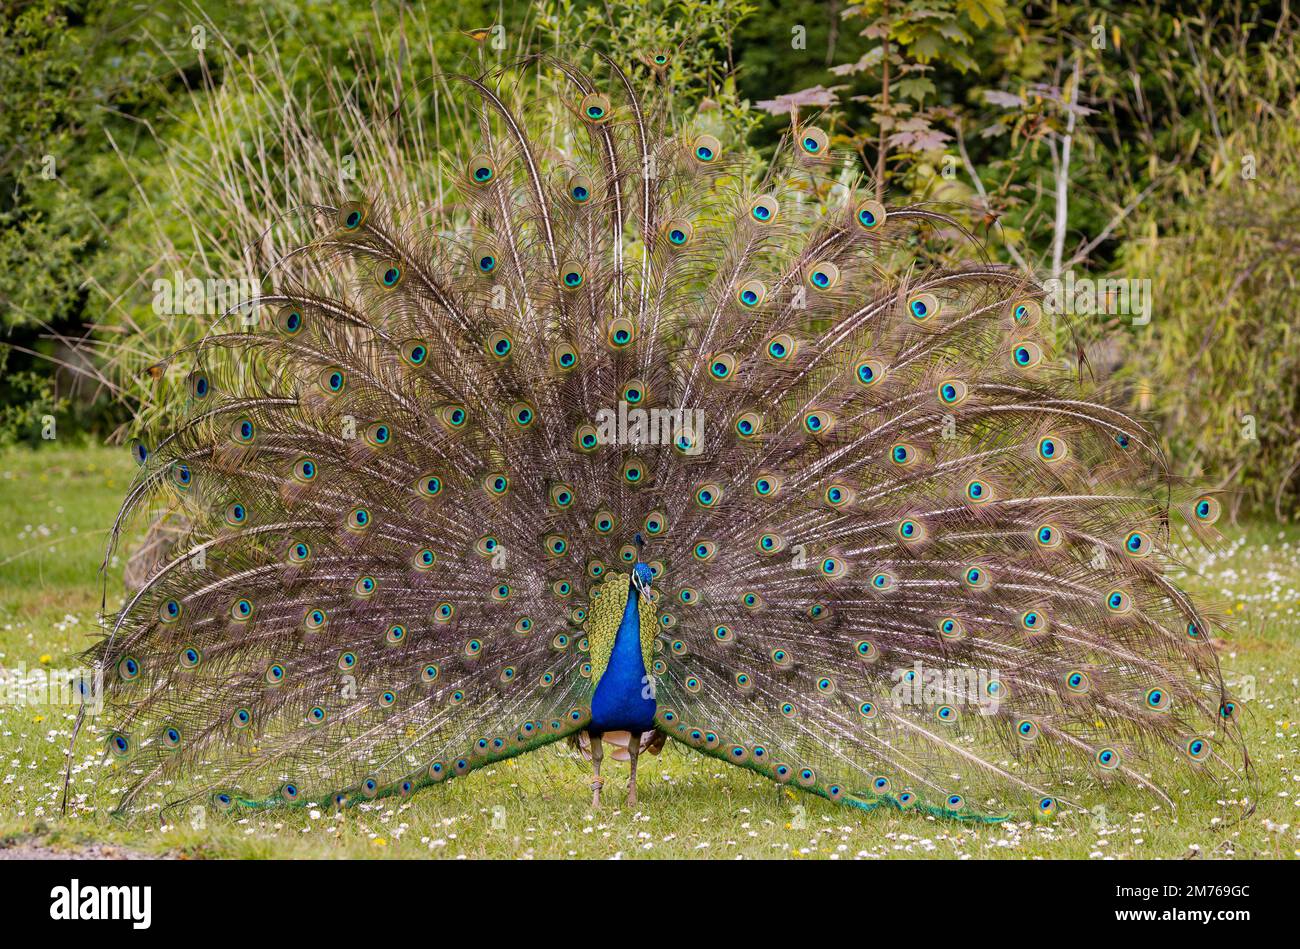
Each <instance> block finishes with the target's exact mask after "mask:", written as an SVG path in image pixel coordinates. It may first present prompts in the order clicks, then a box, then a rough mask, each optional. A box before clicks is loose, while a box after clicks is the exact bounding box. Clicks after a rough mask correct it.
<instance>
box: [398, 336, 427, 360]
mask: <svg viewBox="0 0 1300 949" xmlns="http://www.w3.org/2000/svg"><path fill="white" fill-rule="evenodd" d="M402 358H403V359H404V360H406V362H407V363H408V364H409V365H411V366H417V367H418V366H423V365H424V363H425V361H426V360H427V359H428V358H429V345H428V343H426V342H425V341H424V340H422V339H408V340H407V341H406V342H404V343H403V344H402Z"/></svg>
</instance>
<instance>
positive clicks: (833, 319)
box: [91, 58, 1242, 820]
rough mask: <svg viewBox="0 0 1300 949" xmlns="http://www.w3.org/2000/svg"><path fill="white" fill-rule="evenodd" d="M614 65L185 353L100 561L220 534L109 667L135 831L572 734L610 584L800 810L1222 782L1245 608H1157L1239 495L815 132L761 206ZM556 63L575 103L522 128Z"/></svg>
mask: <svg viewBox="0 0 1300 949" xmlns="http://www.w3.org/2000/svg"><path fill="white" fill-rule="evenodd" d="M600 65H601V69H600V70H598V72H597V73H596V74H591V73H588V72H586V71H585V70H583V69H582V68H580V67H578V66H575V65H572V64H567V63H561V62H557V61H555V60H551V59H543V58H535V59H533V60H530V61H528V62H526V63H524V64H521V65H520V66H519V67H518V68H517V69H514V70H510V71H507V72H505V73H503V74H502V75H500V76H495V77H491V76H485V77H468V76H465V77H457V79H458V81H459V83H460V85H461V86H462V87H463V88H465V89H467V90H469V91H470V92H471V93H472V94H474V95H476V96H477V97H478V98H479V100H480V102H481V106H482V112H481V124H482V128H483V131H484V139H483V141H482V142H481V143H479V144H478V145H476V146H468V147H467V148H466V150H465V154H464V155H463V156H460V157H459V158H458V159H457V161H458V162H459V165H458V170H457V171H456V173H455V177H456V179H457V180H458V181H459V183H460V184H459V189H460V195H459V196H460V198H461V203H460V204H458V205H454V206H451V207H452V208H453V210H452V211H451V212H450V213H444V215H443V216H442V218H440V219H439V220H438V221H437V222H432V221H430V220H428V219H427V218H426V217H425V216H424V215H423V214H422V213H421V211H420V209H413V208H409V207H405V206H402V205H400V204H397V203H390V201H389V200H388V199H387V198H386V196H387V195H394V194H397V195H402V194H410V193H413V192H414V191H416V190H418V189H414V188H412V187H410V185H409V183H406V182H385V181H371V182H368V187H367V189H366V190H367V193H366V195H365V196H364V197H362V198H360V199H357V200H349V201H339V202H337V203H335V204H333V205H332V206H314V207H311V208H309V209H305V211H304V213H305V214H306V215H307V217H308V218H309V219H310V221H311V222H312V224H313V226H314V228H315V233H314V234H313V235H312V236H311V237H310V238H309V239H308V240H306V241H305V242H304V243H303V245H302V246H301V247H300V248H298V249H297V250H295V251H293V252H291V253H289V254H286V255H284V256H283V257H281V258H280V259H278V260H276V261H275V262H274V264H273V266H272V268H271V270H272V276H273V279H272V286H273V289H272V290H271V292H268V293H267V294H266V295H265V296H264V297H263V298H262V300H261V301H259V305H258V306H257V308H256V309H255V311H253V312H252V313H251V314H242V316H243V318H244V322H243V325H242V326H235V325H234V324H233V322H232V323H230V324H225V325H222V326H221V327H219V328H218V329H214V331H213V333H212V334H211V335H210V336H208V337H207V338H206V339H204V340H203V341H201V342H200V343H198V344H197V345H196V346H195V347H192V349H191V350H190V351H188V352H186V353H182V354H178V357H177V358H178V359H188V360H189V361H190V362H191V364H192V365H193V366H194V368H193V371H192V373H191V375H190V376H189V378H188V380H187V383H186V384H187V391H188V394H189V398H190V400H191V403H192V410H191V412H190V415H189V416H188V418H187V420H186V421H185V423H184V424H183V425H182V426H180V427H179V428H178V429H177V430H176V431H175V432H173V433H171V434H169V435H168V436H167V437H165V438H164V439H162V440H160V441H159V442H158V444H157V445H156V446H155V447H154V449H153V450H152V452H150V453H149V454H148V457H147V458H146V460H145V462H144V469H143V471H142V474H141V480H140V481H139V482H138V484H137V485H136V486H135V487H134V488H133V489H132V491H131V493H130V494H129V495H128V497H127V499H126V501H125V503H124V506H123V511H122V513H121V514H120V515H119V518H118V521H117V523H116V524H115V526H114V530H113V534H112V536H113V539H114V541H116V539H117V538H118V537H119V536H120V535H121V532H122V530H123V529H124V526H125V525H126V524H127V522H128V518H129V516H130V515H131V514H132V513H133V512H134V511H136V510H139V509H143V508H146V507H148V506H151V505H158V506H170V507H174V508H177V509H179V510H182V511H183V512H184V513H185V515H186V516H187V518H188V519H189V523H190V524H191V525H192V526H191V532H190V536H189V537H188V538H187V539H186V542H185V543H184V544H182V545H181V546H180V547H179V548H178V549H179V550H180V551H182V552H181V553H180V554H179V556H177V557H175V558H174V559H172V560H171V561H169V562H167V563H165V564H163V565H161V566H160V568H159V569H158V570H157V571H156V572H155V573H154V575H153V576H152V577H150V578H149V579H148V581H147V582H146V583H145V584H144V585H143V587H142V588H141V589H140V590H139V591H138V592H137V593H135V594H134V595H133V596H132V597H131V598H130V599H129V600H128V602H127V604H126V605H125V606H124V608H123V609H122V611H121V612H120V613H119V614H118V615H117V616H116V617H115V619H114V621H113V625H112V628H111V630H110V631H109V632H108V633H107V634H106V636H105V637H104V639H103V640H102V641H101V642H100V643H99V644H98V645H97V646H96V647H95V648H94V649H93V650H92V653H91V655H92V657H93V658H94V660H95V661H96V662H97V663H99V664H100V665H101V666H102V667H103V668H104V669H105V670H106V671H107V672H108V673H109V676H108V677H109V679H110V680H111V689H110V695H109V699H110V703H111V704H112V706H113V708H114V711H115V714H116V715H117V719H116V724H115V728H114V731H113V732H112V734H111V735H110V739H109V751H110V753H111V754H114V755H117V756H119V757H121V758H123V759H128V760H129V761H130V771H131V774H132V776H133V781H132V783H131V787H130V789H129V790H128V791H127V794H126V796H125V798H124V800H123V806H124V807H126V808H138V807H142V806H146V802H147V803H148V804H150V805H151V804H152V803H153V801H154V798H150V797H148V796H147V795H146V792H149V793H150V794H156V795H161V794H162V793H163V791H162V789H164V788H165V789H167V792H166V793H168V794H171V795H172V800H173V801H176V800H187V799H189V798H190V796H191V795H194V794H211V795H213V799H214V800H215V801H216V802H217V803H218V804H219V805H221V806H222V807H234V806H239V805H244V806H257V807H260V806H267V805H269V804H272V803H279V804H284V803H288V804H292V803H304V802H306V801H309V800H310V801H320V800H322V799H333V800H335V801H336V802H337V803H340V804H348V803H355V802H358V801H364V800H373V799H375V798H377V797H380V796H383V795H386V794H408V793H411V792H413V791H414V790H418V789H420V788H422V787H424V786H427V785H429V784H433V783H439V782H441V781H443V780H446V779H447V778H450V777H456V776H459V775H462V774H465V773H468V772H469V771H472V770H474V769H476V768H478V767H480V766H482V765H484V764H488V763H491V762H494V761H500V760H503V759H504V758H507V757H511V756H514V755H517V754H521V753H524V752H529V751H532V750H534V749H536V748H538V747H541V746H542V745H544V744H547V743H550V742H553V741H556V740H558V739H560V738H564V737H568V736H570V735H576V734H577V733H579V732H581V731H582V730H583V729H584V728H585V727H586V726H587V725H588V724H589V723H590V701H591V694H592V691H593V687H594V686H593V682H592V676H593V672H592V664H591V663H590V662H589V661H588V657H589V644H588V642H587V639H586V635H585V630H584V624H585V622H586V617H587V609H588V607H589V604H590V602H591V598H592V595H593V590H594V589H595V588H596V587H597V585H598V584H599V582H600V581H601V580H602V579H604V578H607V576H608V575H611V574H614V573H619V572H627V571H629V570H630V569H631V565H632V564H633V563H634V562H636V561H637V560H638V558H640V559H643V560H645V561H646V562H647V563H648V564H649V566H650V568H651V570H652V572H653V573H654V580H653V592H652V593H651V594H649V595H650V596H651V597H653V607H654V609H653V615H654V616H655V618H656V621H657V622H658V624H659V636H658V638H657V640H656V645H655V652H654V657H653V669H652V670H651V675H650V677H649V679H650V682H649V685H650V686H651V687H653V690H654V695H655V699H656V702H657V705H658V715H657V725H658V727H659V729H660V730H661V731H662V732H663V733H664V734H666V735H667V736H668V737H670V738H673V739H675V740H678V741H681V742H683V743H685V744H687V745H689V746H691V747H693V748H696V749H697V750H699V751H701V752H702V753H705V754H709V755H711V756H714V757H718V758H720V759H722V760H726V761H729V762H731V763H733V764H737V765H741V766H744V767H747V768H749V769H751V770H754V771H756V772H758V773H760V774H763V775H764V776H766V777H769V778H772V779H773V780H775V781H778V782H782V783H788V784H789V785H790V786H791V787H793V788H797V789H801V790H804V791H808V792H811V793H815V794H819V795H821V796H824V797H826V798H828V799H830V800H835V801H842V802H843V803H846V804H849V805H852V806H854V807H858V808H860V809H864V810H871V809H874V808H877V807H879V806H889V807H897V808H903V809H916V810H919V811H921V812H924V813H929V814H934V815H942V816H948V817H956V818H959V819H972V820H993V819H1001V818H996V817H990V816H986V815H987V814H993V813H995V812H998V811H1000V810H1002V809H1003V802H1006V806H1007V807H1009V808H1010V807H1014V801H1015V799H1017V798H1025V799H1027V800H1029V801H1032V804H1031V805H1030V806H1031V807H1032V808H1033V809H1035V810H1036V811H1037V812H1039V813H1051V812H1052V811H1054V810H1055V809H1056V807H1057V806H1058V798H1057V796H1056V793H1055V791H1054V790H1053V789H1054V788H1055V787H1056V786H1058V785H1060V784H1061V782H1062V780H1063V779H1064V780H1068V781H1073V780H1074V779H1075V778H1077V777H1078V776H1079V775H1081V774H1084V773H1089V774H1093V775H1095V776H1097V777H1098V778H1100V779H1102V780H1111V779H1116V780H1123V781H1127V782H1130V783H1134V784H1137V785H1140V786H1142V787H1145V788H1147V789H1148V790H1149V791H1151V792H1153V793H1155V794H1157V795H1163V794H1164V792H1162V791H1161V790H1160V788H1159V786H1158V782H1157V781H1155V780H1153V779H1151V778H1148V777H1147V773H1148V772H1150V773H1165V772H1167V771H1168V769H1169V768H1171V767H1174V766H1175V765H1174V764H1173V762H1174V761H1175V760H1181V761H1182V762H1184V763H1185V764H1187V765H1189V766H1191V767H1194V768H1196V769H1198V770H1199V771H1201V772H1202V773H1208V772H1210V771H1211V770H1212V769H1219V768H1231V767H1233V766H1234V764H1235V762H1236V761H1238V760H1240V759H1241V758H1242V755H1241V752H1240V750H1239V737H1238V735H1237V731H1236V726H1235V724H1234V722H1233V714H1234V712H1235V706H1234V705H1233V703H1232V702H1231V700H1230V699H1229V698H1228V696H1227V694H1226V692H1225V690H1224V686H1223V682H1222V678H1221V676H1220V674H1219V671H1218V667H1217V661H1216V659H1215V655H1214V651H1213V649H1212V647H1211V646H1210V638H1211V631H1212V629H1213V625H1212V624H1213V621H1214V617H1211V616H1210V615H1208V614H1207V613H1205V612H1203V611H1202V610H1201V609H1199V608H1198V607H1197V606H1196V604H1194V603H1193V602H1192V601H1191V600H1190V599H1189V598H1188V597H1187V596H1186V595H1185V594H1184V593H1183V592H1182V591H1180V590H1179V589H1178V588H1177V587H1176V586H1175V585H1174V584H1173V583H1172V582H1171V581H1170V580H1169V579H1168V576H1167V572H1168V568H1169V566H1170V565H1171V563H1172V557H1171V555H1170V553H1169V551H1168V548H1167V542H1166V535H1167V525H1168V522H1169V518H1170V516H1171V515H1173V514H1179V515H1182V516H1184V517H1186V519H1187V520H1188V522H1189V523H1190V524H1191V525H1192V527H1193V528H1194V530H1196V531H1197V532H1198V533H1201V534H1203V535H1204V536H1206V537H1207V538H1212V527H1211V526H1210V525H1212V524H1213V521H1214V520H1215V519H1216V518H1217V515H1218V509H1219V505H1218V502H1217V500H1216V499H1215V498H1214V497H1213V496H1211V495H1197V496H1190V495H1189V496H1188V497H1186V498H1182V497H1180V498H1178V499H1177V504H1175V505H1173V506H1172V507H1171V505H1170V504H1169V503H1168V501H1167V495H1168V493H1169V478H1168V475H1167V472H1166V470H1165V461H1164V459H1163V457H1162V456H1161V454H1160V450H1159V445H1158V442H1157V441H1156V439H1155V437H1154V436H1153V435H1152V434H1150V433H1149V432H1148V431H1147V430H1146V429H1145V428H1144V427H1143V425H1141V424H1140V423H1139V422H1138V421H1137V420H1135V419H1133V418H1131V417H1130V416H1129V415H1127V414H1125V413H1124V412H1122V411H1120V410H1118V409H1116V408H1114V407H1113V406H1112V405H1111V395H1110V393H1109V392H1108V391H1107V390H1106V389H1105V388H1104V387H1101V386H1095V385H1090V384H1084V383H1081V382H1080V381H1078V380H1076V379H1075V378H1074V376H1073V374H1072V372H1071V370H1070V367H1069V366H1068V364H1065V363H1062V362H1058V361H1054V359H1053V357H1052V355H1051V351H1050V348H1051V347H1050V344H1051V341H1052V338H1053V336H1054V334H1053V333H1052V332H1051V331H1050V327H1045V326H1043V325H1042V324H1043V322H1044V315H1043V313H1042V293H1041V291H1040V290H1039V289H1038V288H1036V287H1035V286H1033V285H1032V284H1031V283H1029V282H1028V281H1027V280H1026V279H1025V278H1024V277H1023V276H1022V275H1020V274H1017V273H1013V272H1010V271H1008V270H1005V269H1002V268H999V267H996V266H992V265H988V264H986V263H978V264H975V265H972V266H967V267H961V268H956V269H941V268H937V267H935V266H933V265H932V263H931V262H930V261H929V260H928V259H922V258H921V257H920V256H919V252H918V249H917V246H918V244H917V241H916V238H917V236H918V233H919V232H920V231H921V230H922V229H929V228H931V227H932V226H934V225H939V226H941V227H943V228H944V229H945V230H946V231H948V232H951V233H954V234H960V233H961V228H960V227H959V226H958V225H957V224H956V223H955V222H952V221H950V220H949V219H948V218H946V217H944V216H943V215H942V214H940V213H939V212H937V211H935V210H933V209H931V208H929V207H926V206H920V205H913V206H906V207H899V208H892V209H891V208H886V207H885V206H883V205H881V204H879V203H877V202H876V201H875V200H874V199H873V198H871V197H869V196H866V194H855V193H854V192H853V190H852V189H851V188H847V187H846V186H845V182H846V181H847V179H846V178H845V177H844V175H843V174H842V172H841V171H840V170H839V169H842V168H845V167H848V166H847V165H844V164H842V162H843V161H844V157H843V156H840V155H836V154H835V153H834V152H832V151H831V150H830V148H829V144H828V140H827V138H826V136H825V135H824V134H823V133H821V132H820V131H819V130H817V129H815V128H813V127H812V126H809V125H800V126H799V127H797V128H796V129H795V134H794V135H793V137H792V138H791V139H790V140H789V141H786V142H784V143H783V144H782V147H781V149H780V150H779V151H778V155H777V158H776V160H775V161H774V162H773V163H772V165H771V166H770V167H769V168H768V169H767V171H766V172H765V173H763V174H761V175H760V174H755V173H754V170H753V169H752V168H750V167H748V166H747V165H746V163H745V162H744V161H743V160H741V159H740V158H737V157H732V156H729V155H728V154H727V152H726V149H725V147H724V145H723V143H722V142H721V141H720V140H719V137H718V133H717V132H715V131H704V130H701V131H699V132H692V133H684V134H680V135H670V134H669V133H668V132H667V131H666V127H667V126H666V123H667V118H666V117H665V116H663V115H662V114H661V113H660V111H659V110H658V108H657V107H656V106H653V105H647V104H646V103H647V102H649V101H650V100H648V99H646V100H643V99H642V97H641V96H640V95H639V93H638V91H637V88H636V83H635V82H634V81H633V79H632V77H631V76H630V75H629V74H628V73H627V72H625V71H624V70H623V69H621V68H620V67H619V66H618V65H617V64H615V63H612V62H610V61H609V60H607V59H606V60H603V61H602V63H601V64H600ZM546 68H555V69H558V70H559V72H560V73H561V75H562V81H561V84H560V88H561V89H563V90H564V91H563V92H562V93H560V95H561V96H562V101H561V102H560V103H559V104H558V106H557V104H556V103H554V102H552V101H549V100H546V101H537V100H531V101H530V100H528V99H527V98H524V97H516V92H515V91H514V90H517V88H518V86H519V85H520V84H522V83H523V78H524V77H525V76H526V75H534V74H535V73H536V71H538V70H542V69H546ZM539 88H540V87H539ZM506 90H512V91H510V92H507V91H506ZM557 115H558V116H561V117H562V118H563V122H561V123H560V124H559V125H558V126H557V127H556V128H554V129H551V128H549V127H548V126H547V125H546V124H545V123H544V122H543V121H542V120H541V119H539V118H538V117H539V116H546V117H547V118H548V119H549V118H550V117H553V116H557ZM455 209H459V212H458V211H457V210H455ZM638 258H639V259H638ZM629 261H632V263H631V264H630V265H629ZM640 542H644V543H645V545H646V546H645V548H644V552H643V551H642V550H641V549H640V546H639V543H640ZM177 780H179V782H180V783H179V784H176V785H173V784H172V782H173V781H177ZM1166 799H1167V798H1166Z"/></svg>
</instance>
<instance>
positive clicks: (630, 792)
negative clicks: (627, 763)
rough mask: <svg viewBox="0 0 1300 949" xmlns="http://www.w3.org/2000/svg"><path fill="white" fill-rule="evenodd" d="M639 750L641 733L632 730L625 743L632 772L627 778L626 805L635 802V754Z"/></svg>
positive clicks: (631, 805)
mask: <svg viewBox="0 0 1300 949" xmlns="http://www.w3.org/2000/svg"><path fill="white" fill-rule="evenodd" d="M640 752H641V735H640V733H638V732H635V731H634V732H632V737H631V739H629V741H628V743H627V753H628V754H629V755H631V763H632V774H631V776H630V777H629V778H628V779H627V806H628V807H633V806H634V805H635V804H636V756H637V755H638V754H640Z"/></svg>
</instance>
